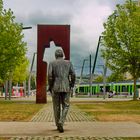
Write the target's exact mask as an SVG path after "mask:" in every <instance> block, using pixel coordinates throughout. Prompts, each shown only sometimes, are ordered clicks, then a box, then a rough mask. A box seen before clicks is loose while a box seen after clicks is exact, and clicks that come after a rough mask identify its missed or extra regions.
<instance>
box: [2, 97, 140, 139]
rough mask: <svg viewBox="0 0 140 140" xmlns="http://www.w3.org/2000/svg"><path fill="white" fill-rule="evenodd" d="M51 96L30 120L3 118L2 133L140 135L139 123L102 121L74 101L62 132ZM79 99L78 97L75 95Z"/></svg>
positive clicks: (88, 136) (91, 136) (62, 136)
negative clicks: (54, 115) (11, 120)
mask: <svg viewBox="0 0 140 140" xmlns="http://www.w3.org/2000/svg"><path fill="white" fill-rule="evenodd" d="M27 100H28V99H27ZM48 100H49V102H48V103H47V104H45V105H44V107H43V108H42V109H41V110H40V111H39V112H38V113H37V114H35V116H33V118H32V119H31V120H30V122H0V137H7V138H9V139H15V140H19V139H29V140H31V139H34V140H43V139H44V140H45V139H46V140H65V139H67V140H123V137H140V124H138V123H135V122H98V121H96V120H95V118H94V117H90V116H88V115H87V114H86V113H85V112H82V111H81V110H80V109H78V108H77V107H76V106H74V105H72V106H71V108H70V111H69V114H68V116H67V120H66V123H65V125H64V130H65V132H64V133H59V132H58V131H57V130H56V126H55V124H54V120H53V111H52V103H51V98H49V99H48ZM75 100H76V98H73V99H72V101H75ZM78 100H79V101H80V99H78ZM81 100H88V99H81ZM89 100H91V99H89ZM94 100H95V99H94ZM97 100H103V99H97ZM107 100H108V99H106V101H107Z"/></svg>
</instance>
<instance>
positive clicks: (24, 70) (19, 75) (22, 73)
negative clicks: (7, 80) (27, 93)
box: [12, 59, 29, 84]
mask: <svg viewBox="0 0 140 140" xmlns="http://www.w3.org/2000/svg"><path fill="white" fill-rule="evenodd" d="M28 66H29V61H28V60H27V59H25V61H24V62H23V63H21V64H20V65H17V66H16V68H15V70H14V72H13V76H12V77H13V78H12V80H13V83H15V84H16V83H23V82H24V81H25V80H26V78H27V76H28V74H29V73H28Z"/></svg>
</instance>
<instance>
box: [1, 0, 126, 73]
mask: <svg viewBox="0 0 140 140" xmlns="http://www.w3.org/2000/svg"><path fill="white" fill-rule="evenodd" d="M124 1H125V0H3V2H4V9H8V8H11V9H12V11H13V12H14V15H15V16H16V21H17V22H19V23H23V25H24V26H32V29H30V30H24V31H23V33H24V34H25V38H24V40H25V41H26V42H27V48H28V52H27V57H28V58H29V59H30V60H31V58H32V56H33V53H34V52H36V48H37V24H69V25H70V26H71V61H72V62H73V64H74V67H75V70H76V72H77V73H78V72H80V71H79V70H80V69H81V66H82V63H83V59H85V58H87V57H88V56H89V54H92V55H93V54H95V51H96V47H97V43H98V38H99V36H100V35H101V33H102V32H103V30H104V29H103V23H104V22H105V21H106V19H107V17H108V16H109V15H110V14H111V13H112V12H113V10H114V9H115V5H116V4H118V3H123V2H124ZM93 61H94V60H92V63H93Z"/></svg>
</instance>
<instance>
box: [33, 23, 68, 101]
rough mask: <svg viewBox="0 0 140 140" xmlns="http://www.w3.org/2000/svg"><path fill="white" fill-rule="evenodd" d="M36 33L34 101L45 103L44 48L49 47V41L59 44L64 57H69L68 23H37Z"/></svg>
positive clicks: (45, 69) (45, 65) (45, 67)
mask: <svg viewBox="0 0 140 140" xmlns="http://www.w3.org/2000/svg"><path fill="white" fill-rule="evenodd" d="M37 29H38V34H37V94H36V103H46V102H47V96H46V74H47V63H45V62H43V61H42V60H43V55H44V50H45V48H49V47H50V46H49V44H50V41H54V43H55V45H56V46H61V47H62V49H63V51H64V53H65V59H67V60H69V59H70V25H38V26H37Z"/></svg>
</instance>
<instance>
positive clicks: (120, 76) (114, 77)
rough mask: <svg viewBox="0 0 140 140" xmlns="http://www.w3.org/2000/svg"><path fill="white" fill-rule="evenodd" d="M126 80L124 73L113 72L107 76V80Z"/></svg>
mask: <svg viewBox="0 0 140 140" xmlns="http://www.w3.org/2000/svg"><path fill="white" fill-rule="evenodd" d="M124 80H125V77H124V74H121V73H117V72H115V73H111V75H110V76H108V77H107V82H119V81H124Z"/></svg>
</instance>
